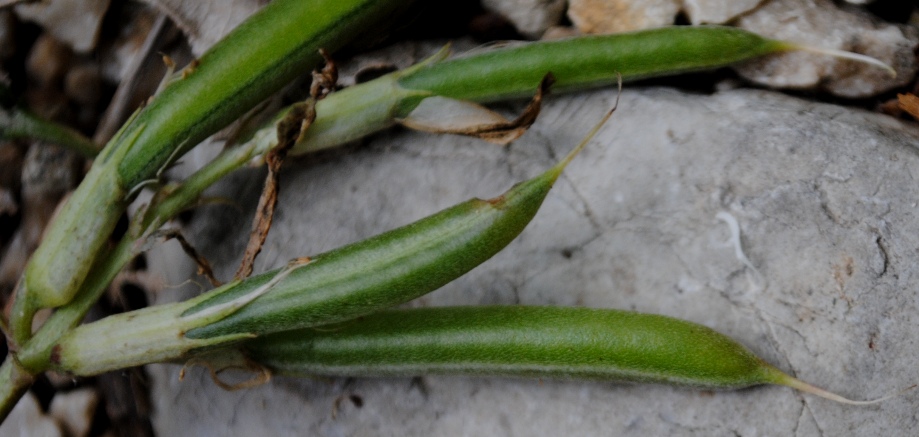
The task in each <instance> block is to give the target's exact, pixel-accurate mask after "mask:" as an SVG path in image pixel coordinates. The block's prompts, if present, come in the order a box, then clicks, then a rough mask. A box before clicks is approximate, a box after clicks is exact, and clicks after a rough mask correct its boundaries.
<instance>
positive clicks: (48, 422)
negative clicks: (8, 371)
mask: <svg viewBox="0 0 919 437" xmlns="http://www.w3.org/2000/svg"><path fill="white" fill-rule="evenodd" d="M63 435H64V433H63V432H62V431H61V428H60V427H59V426H58V424H57V423H56V422H55V421H54V419H52V418H51V417H48V416H46V415H45V413H43V412H42V411H41V405H39V404H38V399H37V398H36V397H35V395H33V394H32V393H31V392H30V393H26V395H25V396H23V397H22V398H21V399H19V402H17V403H16V406H15V407H13V410H12V411H10V415H9V416H7V417H6V420H4V421H3V423H2V424H0V436H29V437H62V436H63Z"/></svg>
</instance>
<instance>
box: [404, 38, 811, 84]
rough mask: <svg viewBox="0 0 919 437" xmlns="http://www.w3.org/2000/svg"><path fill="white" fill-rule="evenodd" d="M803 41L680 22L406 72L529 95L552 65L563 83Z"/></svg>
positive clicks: (677, 69) (679, 67)
mask: <svg viewBox="0 0 919 437" xmlns="http://www.w3.org/2000/svg"><path fill="white" fill-rule="evenodd" d="M796 48H798V47H797V46H795V45H794V44H791V43H787V42H782V41H776V40H771V39H767V38H764V37H762V36H759V35H757V34H755V33H751V32H748V31H745V30H741V29H736V28H730V27H718V26H691V27H690V26H675V27H664V28H659V29H652V30H643V31H638V32H631V33H622V34H616V35H597V36H585V37H578V38H572V39H565V40H558V41H545V42H539V43H533V44H523V45H517V46H511V47H507V48H498V49H494V50H490V51H485V52H482V53H476V54H473V55H470V56H465V57H459V58H456V59H452V60H448V61H444V62H438V63H431V64H429V65H427V66H426V67H425V68H420V69H418V70H417V71H414V72H413V73H412V74H409V75H405V76H404V77H402V78H400V79H399V84H400V85H401V86H403V87H405V88H407V89H413V90H426V91H430V92H431V93H434V94H437V95H441V96H445V97H451V98H454V99H464V100H473V101H479V102H485V101H494V100H499V99H504V98H508V97H521V96H525V95H527V94H528V93H530V92H532V91H531V90H533V89H534V88H535V87H536V85H537V84H539V81H540V79H542V76H543V75H545V74H546V73H547V72H550V71H551V72H552V74H553V75H555V77H556V80H557V82H556V84H555V88H556V89H558V90H562V91H563V90H565V89H569V88H586V87H589V86H597V85H608V84H612V83H615V81H616V73H617V72H618V73H619V74H621V75H622V78H623V79H624V80H634V79H640V78H647V77H653V76H661V75H665V74H676V73H681V72H686V71H693V70H701V69H706V68H716V67H721V66H725V65H729V64H732V63H735V62H739V61H743V60H746V59H752V58H755V57H758V56H763V55H767V54H770V53H777V52H782V51H787V50H794V49H796Z"/></svg>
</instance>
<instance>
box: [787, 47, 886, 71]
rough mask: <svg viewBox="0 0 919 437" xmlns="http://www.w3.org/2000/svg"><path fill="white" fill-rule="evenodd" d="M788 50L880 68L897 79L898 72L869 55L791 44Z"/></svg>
mask: <svg viewBox="0 0 919 437" xmlns="http://www.w3.org/2000/svg"><path fill="white" fill-rule="evenodd" d="M788 48H789V49H791V50H801V51H805V52H811V53H816V54H821V55H827V56H832V57H834V58H839V59H848V60H850V61H855V62H861V63H863V64H868V65H874V66H875V67H879V68H882V69H884V70H885V71H887V73H889V74H890V77H891V78H896V77H897V70H895V69H894V68H893V67H891V66H890V65H889V64H887V63H885V62H883V61H881V60H879V59H877V58H872V57H871V56H868V55H863V54H860V53H853V52H848V51H845V50H836V49H827V48H822V47H814V46H808V45H802V44H789V45H788Z"/></svg>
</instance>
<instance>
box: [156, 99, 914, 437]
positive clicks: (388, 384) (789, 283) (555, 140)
mask: <svg viewBox="0 0 919 437" xmlns="http://www.w3.org/2000/svg"><path fill="white" fill-rule="evenodd" d="M614 94H615V93H614V92H613V91H609V90H607V91H602V92H595V93H591V94H579V95H571V96H565V97H558V98H554V99H551V100H550V101H549V102H548V103H547V105H546V107H545V110H544V112H543V115H541V118H540V120H539V121H538V122H537V123H536V125H535V126H534V127H533V128H532V130H531V131H530V132H528V133H527V134H526V135H525V136H524V137H522V138H521V139H520V140H518V141H517V142H516V143H514V144H512V145H511V146H509V147H507V148H499V147H495V146H492V145H488V144H483V143H481V142H478V141H475V140H470V139H466V138H458V137H451V136H431V135H426V134H419V133H410V132H390V133H385V134H382V135H379V136H378V137H377V138H375V139H374V140H372V141H370V142H369V143H368V144H366V145H365V147H360V148H352V150H350V151H348V152H347V153H344V152H342V153H340V154H331V155H324V156H323V157H318V158H313V159H306V160H304V161H303V162H302V163H300V164H299V165H298V166H296V167H290V168H288V169H287V170H286V173H285V175H284V178H283V181H282V184H283V185H282V191H281V199H280V205H281V207H280V210H279V213H278V217H277V221H276V224H275V227H274V228H273V229H272V232H271V234H270V236H269V237H268V242H267V243H266V246H265V248H264V250H263V252H262V253H263V255H262V257H261V258H260V259H259V260H258V261H257V262H256V266H257V268H258V269H267V268H270V267H272V266H280V265H283V264H284V263H285V262H286V261H287V260H288V259H290V258H293V257H295V256H302V255H312V254H316V253H318V252H320V251H324V250H327V249H331V248H333V247H337V246H340V245H342V244H345V243H348V242H351V241H355V240H358V239H361V238H365V237H368V236H371V235H374V234H377V233H379V232H382V231H385V230H388V229H392V228H394V227H396V226H399V225H402V224H405V223H408V222H410V221H412V220H415V219H418V218H420V217H423V216H425V215H427V214H430V213H433V212H435V211H437V210H439V209H441V208H444V207H447V206H449V205H451V204H454V203H457V202H459V201H462V200H464V199H467V198H469V197H472V196H478V197H486V196H493V195H496V194H498V193H500V192H502V191H503V190H505V189H507V188H508V187H510V185H511V184H512V183H513V182H514V181H519V180H521V179H524V178H527V177H530V176H533V175H535V174H537V173H538V172H540V171H542V170H544V169H546V168H547V167H548V166H550V165H552V163H554V162H555V161H556V159H558V157H560V156H562V155H563V154H564V153H566V152H567V151H568V150H570V149H571V147H572V146H573V145H574V144H576V143H577V142H578V141H579V140H580V138H581V137H582V136H583V135H584V134H585V133H586V132H587V131H588V130H589V129H590V127H591V126H592V125H593V124H594V123H595V122H596V121H597V120H598V119H599V118H600V117H601V116H602V114H603V112H604V111H605V110H606V109H607V108H608V107H609V106H610V105H611V104H612V101H613V99H614V97H615V95H614ZM917 145H919V129H916V128H915V127H912V126H907V125H904V124H903V123H901V122H899V121H897V120H894V119H891V118H888V117H885V116H882V115H878V114H873V113H867V112H863V111H859V110H851V109H846V108H842V107H838V106H832V105H826V104H818V103H812V102H807V101H803V100H799V99H796V98H792V97H787V96H783V95H779V94H775V93H771V92H766V91H749V90H735V91H726V92H721V93H718V94H715V95H711V96H705V95H688V94H683V93H680V92H677V91H674V90H671V89H659V88H652V89H631V90H627V91H626V92H625V93H624V94H623V96H622V101H621V103H620V109H619V112H618V113H617V114H616V115H615V116H614V117H613V119H612V120H611V121H610V123H609V124H608V125H607V126H606V127H605V128H604V129H603V130H602V132H601V133H600V135H599V137H598V138H597V139H596V140H595V141H594V142H593V143H592V144H591V145H590V146H589V147H588V148H587V149H586V150H585V151H584V152H583V154H582V155H581V156H580V157H578V158H577V159H576V160H575V161H574V162H573V163H572V164H571V166H570V167H569V168H568V170H567V171H566V172H565V174H564V176H563V178H562V179H561V180H560V181H559V183H558V184H557V185H556V187H555V188H554V190H553V192H552V193H550V195H549V197H548V199H547V200H546V203H545V204H544V206H543V209H542V210H541V211H540V212H539V214H538V215H537V216H536V218H535V219H534V220H533V222H532V223H531V224H530V226H529V227H528V228H527V229H526V230H525V231H524V232H523V234H522V235H521V236H520V237H519V238H518V239H517V240H516V241H514V242H513V243H512V244H511V245H510V246H509V247H508V248H507V249H506V250H505V251H504V252H502V253H500V254H498V255H497V256H495V257H494V258H493V259H491V260H490V261H488V262H487V263H485V264H483V265H481V266H480V267H478V268H476V269H475V270H473V271H472V272H471V273H469V274H467V275H465V276H464V277H462V278H460V279H458V280H456V281H454V282H453V283H451V284H449V285H448V286H446V287H444V288H442V289H441V290H438V291H436V292H434V293H432V294H430V295H428V296H426V297H423V298H421V299H419V300H417V301H415V302H412V303H411V304H410V305H413V306H423V305H479V304H527V305H578V306H588V307H598V308H600V307H602V308H623V309H633V310H638V311H643V312H651V313H660V314H666V315H670V316H675V317H679V318H682V319H687V320H691V321H694V322H697V323H701V324H704V325H707V326H710V327H712V328H714V329H717V330H719V331H721V332H723V333H725V334H727V335H730V336H731V337H733V338H735V339H737V340H738V341H740V342H741V343H743V344H745V345H747V346H748V347H750V348H751V349H752V350H753V351H755V352H756V353H757V354H758V355H760V356H761V357H763V358H764V359H766V360H767V361H769V362H771V363H773V364H775V365H777V366H778V367H779V368H781V369H783V370H785V371H787V372H789V373H791V374H793V375H796V376H798V377H800V378H802V379H804V380H807V381H810V382H812V383H814V384H816V385H819V386H821V387H824V388H827V389H830V390H833V391H836V392H839V393H841V394H843V395H845V396H849V397H852V398H857V399H869V398H876V397H879V396H883V395H885V394H888V393H891V392H894V391H897V390H899V389H902V388H904V387H906V386H909V385H910V384H913V383H915V382H916V372H915V363H916V362H917V360H919V343H917V342H916V341H915V320H917V317H919V299H917V292H916V290H917V289H919V287H917V280H919V270H917V269H916V267H915V266H916V262H915V260H916V257H917V249H916V248H917V247H919V233H917V232H915V228H916V223H917V217H916V215H917V199H919V184H916V182H915V180H914V178H915V175H916V174H917V172H919V154H917V149H916V146H917ZM260 180H261V174H260V173H257V172H250V173H249V174H242V175H237V176H236V177H234V178H232V180H230V181H228V183H227V184H223V185H222V186H221V187H220V189H219V190H217V191H218V192H219V194H222V195H225V196H230V197H231V198H233V199H240V200H239V201H240V202H241V203H242V204H243V205H244V206H245V208H246V210H247V211H252V209H253V207H254V204H255V199H256V196H257V194H258V192H259V190H260V187H259V186H258V185H259V184H258V183H256V182H255V181H260ZM722 212H725V213H728V214H730V215H731V216H732V217H734V218H736V220H737V221H738V223H739V225H740V231H741V241H742V243H743V247H744V249H745V250H746V256H747V257H748V258H749V259H750V261H751V262H752V264H753V265H754V266H755V267H756V269H757V270H758V271H759V272H760V273H761V274H762V276H761V277H758V276H757V275H756V274H755V273H754V271H753V270H752V269H750V268H748V267H747V266H745V264H744V263H743V262H742V261H741V260H739V259H738V257H736V256H735V251H734V248H733V247H732V246H731V245H730V244H728V243H727V241H728V240H729V238H730V232H729V229H728V226H726V225H725V224H724V223H722V222H720V221H719V220H716V218H715V217H716V215H718V214H719V213H722ZM240 215H241V214H240V213H239V212H238V210H236V209H233V208H231V207H227V206H211V207H208V208H206V209H204V210H202V211H201V212H200V213H199V214H198V219H197V220H196V221H195V222H194V224H193V225H192V226H191V228H190V229H188V230H187V235H188V236H189V237H190V238H191V239H192V240H193V241H194V242H195V244H196V245H197V246H198V248H199V249H201V250H202V251H203V252H204V253H205V254H206V255H207V256H208V257H209V258H211V260H212V261H213V262H215V263H216V264H217V265H218V266H219V269H218V270H219V275H220V276H221V277H223V278H228V277H229V275H230V274H232V272H233V271H234V270H235V264H236V263H237V262H238V259H239V258H240V256H241V253H242V248H243V245H244V242H243V236H244V235H245V234H246V233H247V231H248V226H249V224H248V221H246V220H240V219H239V216H240ZM156 265H157V264H156V261H155V260H153V261H152V262H151V266H152V267H156ZM174 272H175V271H174ZM174 279H175V280H173V281H172V283H178V282H181V281H182V279H180V278H174ZM175 294H177V293H174V292H173V293H169V292H164V293H163V294H160V295H159V299H160V300H161V301H162V300H168V299H170V298H172V297H174V295H175ZM178 294H182V293H178ZM184 294H185V295H186V296H187V295H188V294H189V293H187V292H185V293H184ZM170 295H172V297H170ZM150 369H151V375H152V376H151V377H152V381H151V384H152V388H153V395H154V401H153V402H154V411H155V412H156V416H155V419H154V420H155V423H154V425H155V428H156V430H157V432H158V433H159V434H160V435H173V436H180V435H189V436H190V435H195V436H198V435H262V434H266V433H267V434H270V435H320V436H341V435H394V436H395V435H398V436H427V435H512V436H530V435H547V436H549V435H621V436H647V435H679V436H692V435H699V436H723V435H744V436H746V435H803V436H811V435H852V434H859V435H866V436H867V435H872V436H873V435H890V436H894V435H909V434H910V431H908V430H910V429H913V430H914V429H916V427H917V426H919V423H917V420H919V419H917V417H916V414H915V411H916V402H917V399H919V394H917V393H916V392H908V393H906V394H903V395H901V396H899V397H897V398H894V399H891V400H888V401H886V402H883V403H881V404H879V405H875V406H867V407H852V406H845V405H839V404H836V403H833V402H830V401H826V400H824V399H820V398H816V397H814V396H811V395H803V394H801V393H798V392H795V391H793V390H791V389H788V388H784V387H758V388H753V389H748V390H742V391H736V392H709V391H699V390H690V389H684V388H672V387H667V386H659V385H624V384H618V383H613V382H585V381H548V380H547V381H536V380H529V379H521V380H514V379H503V378H458V377H452V378H451V377H420V378H415V379H411V378H379V379H377V378H373V379H351V378H333V379H319V380H309V379H302V380H298V379H288V378H275V379H274V380H273V381H271V382H270V383H269V384H266V385H263V386H260V387H257V388H254V389H251V390H246V391H238V392H225V391H223V390H221V389H219V388H217V387H216V386H215V385H214V384H213V383H212V382H211V381H209V377H208V376H207V372H206V371H205V370H203V369H191V370H189V372H188V376H187V378H186V380H185V381H181V382H180V381H178V378H177V376H178V373H179V367H178V366H173V365H157V366H151V368H150ZM352 396H356V397H352ZM336 405H337V408H336ZM333 410H337V416H336V417H333Z"/></svg>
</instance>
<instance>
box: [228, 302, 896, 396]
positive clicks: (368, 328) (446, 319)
mask: <svg viewBox="0 0 919 437" xmlns="http://www.w3.org/2000/svg"><path fill="white" fill-rule="evenodd" d="M245 353H246V354H247V356H248V357H249V359H252V360H255V361H256V362H258V363H259V364H261V365H263V366H267V367H268V368H269V369H271V370H273V371H275V372H279V373H286V374H310V375H347V376H417V375H423V374H446V375H489V376H523V377H535V378H560V379H569V378H579V379H581V378H586V379H599V380H607V381H609V380H613V381H633V382H652V383H666V384H677V385H685V386H691V387H699V388H707V389H737V388H743V387H749V386H753V385H760V384H778V385H785V386H788V387H792V388H794V389H798V390H802V391H805V392H808V393H811V394H815V395H818V396H821V397H825V398H827V399H830V400H833V401H837V402H842V403H848V404H857V405H860V404H869V403H874V402H879V401H882V400H884V399H886V397H885V398H881V399H877V400H873V401H851V400H849V399H846V398H843V397H841V396H838V395H836V394H833V393H829V392H827V391H824V390H822V389H819V388H816V387H814V386H812V385H810V384H807V383H805V382H803V381H800V380H798V379H796V378H794V377H791V376H789V375H787V374H785V373H784V372H782V371H781V370H779V369H777V368H775V367H774V366H772V365H771V364H769V363H767V362H765V361H763V360H762V359H761V358H759V357H757V356H756V355H754V354H753V352H751V351H750V350H749V349H747V348H746V347H744V346H743V345H741V344H740V343H737V342H736V341H734V340H732V339H730V338H729V337H727V336H725V335H723V334H720V333H718V332H716V331H714V330H712V329H709V328H707V327H705V326H702V325H698V324H695V323H691V322H687V321H683V320H678V319H674V318H671V317H665V316H659V315H654V314H641V313H636V312H631V311H619V310H609V309H590V308H565V307H525V306H484V307H445V308H415V309H407V310H389V311H384V312H379V313H376V314H372V315H369V316H366V317H362V318H360V319H357V320H352V321H348V322H343V323H339V324H335V325H329V326H322V327H319V328H314V329H302V330H297V331H289V332H282V333H278V334H272V335H268V336H265V337H263V338H260V339H258V340H256V341H250V342H248V343H247V344H246V345H245Z"/></svg>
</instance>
